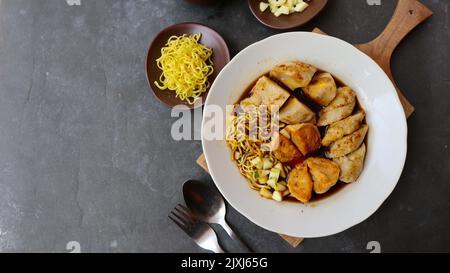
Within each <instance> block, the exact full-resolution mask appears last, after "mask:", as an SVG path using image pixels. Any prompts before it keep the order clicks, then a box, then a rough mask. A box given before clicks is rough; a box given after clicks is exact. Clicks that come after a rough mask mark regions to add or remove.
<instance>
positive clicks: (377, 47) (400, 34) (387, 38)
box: [355, 0, 433, 117]
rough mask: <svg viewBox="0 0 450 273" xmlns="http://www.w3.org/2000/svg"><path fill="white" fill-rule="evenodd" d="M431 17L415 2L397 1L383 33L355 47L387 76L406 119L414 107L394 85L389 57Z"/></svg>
mask: <svg viewBox="0 0 450 273" xmlns="http://www.w3.org/2000/svg"><path fill="white" fill-rule="evenodd" d="M431 15H433V12H432V11H431V10H429V9H428V8H427V7H425V6H424V5H423V4H422V3H420V2H419V1H417V0H399V1H398V4H397V8H396V9H395V11H394V15H393V16H392V18H391V21H390V22H389V23H388V25H387V26H386V28H385V29H384V31H383V32H382V33H381V34H380V35H379V36H378V37H377V38H375V39H374V40H373V41H371V42H369V43H367V44H359V45H355V46H356V47H357V48H358V49H359V50H361V51H362V52H364V53H366V54H367V55H369V56H370V57H371V58H372V59H374V60H375V61H376V62H377V63H378V64H379V65H380V66H381V68H382V69H383V70H384V71H385V72H386V74H387V75H388V76H389V78H390V79H391V81H392V83H393V84H394V86H395V88H396V89H397V93H398V96H399V98H400V101H401V103H402V105H403V109H404V110H405V115H406V117H409V116H411V115H412V113H413V112H414V106H412V104H411V103H410V102H409V101H408V99H406V97H405V95H404V94H403V93H402V92H401V90H400V88H399V87H398V86H397V84H396V83H395V80H394V76H393V75H392V71H391V56H392V53H393V52H394V50H395V48H396V47H397V46H398V44H400V42H401V41H402V40H403V39H404V38H405V37H406V35H408V33H409V32H411V30H413V29H414V28H415V27H416V26H418V25H419V24H420V23H422V22H423V21H425V20H426V19H427V18H429V17H430V16H431Z"/></svg>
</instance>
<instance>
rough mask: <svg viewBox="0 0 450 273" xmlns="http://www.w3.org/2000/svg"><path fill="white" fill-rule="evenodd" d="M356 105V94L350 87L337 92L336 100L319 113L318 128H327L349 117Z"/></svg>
mask: <svg viewBox="0 0 450 273" xmlns="http://www.w3.org/2000/svg"><path fill="white" fill-rule="evenodd" d="M355 104H356V94H355V92H353V90H352V89H351V88H349V87H342V88H339V89H338V90H337V96H336V98H335V99H334V100H333V101H332V102H331V103H330V104H329V105H328V106H327V107H325V108H324V109H322V110H321V111H320V113H319V121H318V122H317V125H318V126H327V125H330V124H332V123H335V122H337V121H340V120H343V119H345V118H347V117H349V116H350V115H351V114H352V112H353V109H354V108H355Z"/></svg>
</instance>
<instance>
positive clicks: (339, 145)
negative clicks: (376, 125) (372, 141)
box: [325, 124, 369, 158]
mask: <svg viewBox="0 0 450 273" xmlns="http://www.w3.org/2000/svg"><path fill="white" fill-rule="evenodd" d="M368 130H369V126H368V125H367V124H365V125H363V126H362V127H361V129H359V130H357V131H356V132H354V133H353V134H350V135H348V136H345V137H343V138H341V139H339V140H338V141H336V142H334V143H333V144H331V146H330V150H329V151H327V152H326V153H325V156H326V157H328V158H338V157H342V156H346V155H348V154H350V153H353V152H354V151H356V150H357V149H358V148H359V147H360V146H361V144H362V143H363V141H364V138H365V137H366V135H367V131H368Z"/></svg>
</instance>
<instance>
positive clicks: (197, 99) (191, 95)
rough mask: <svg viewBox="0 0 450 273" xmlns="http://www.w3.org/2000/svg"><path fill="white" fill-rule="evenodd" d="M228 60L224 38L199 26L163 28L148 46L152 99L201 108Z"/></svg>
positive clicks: (203, 26)
mask: <svg viewBox="0 0 450 273" xmlns="http://www.w3.org/2000/svg"><path fill="white" fill-rule="evenodd" d="M229 61H230V53H229V50H228V47H227V45H226V43H225V41H224V39H223V38H222V37H221V36H220V35H219V34H218V33H217V32H216V31H214V30H213V29H211V28H209V27H207V26H205V25H202V24H198V23H180V24H176V25H172V26H170V27H168V28H165V29H163V30H162V31H161V32H160V33H158V34H157V35H156V37H155V38H154V40H153V42H152V43H151V44H150V47H149V50H148V54H147V62H146V70H147V80H148V83H149V85H150V88H151V89H152V90H153V93H154V94H155V96H156V97H157V98H158V99H159V100H160V101H162V102H163V103H164V104H166V105H167V106H169V107H175V106H177V105H185V106H187V107H188V108H191V109H192V108H196V107H200V106H202V105H203V103H204V102H205V100H206V96H207V95H208V91H209V88H210V86H211V85H212V83H213V81H214V79H215V78H216V76H217V75H218V74H219V72H220V71H221V70H222V68H223V67H224V66H225V65H226V64H227V63H228V62H229Z"/></svg>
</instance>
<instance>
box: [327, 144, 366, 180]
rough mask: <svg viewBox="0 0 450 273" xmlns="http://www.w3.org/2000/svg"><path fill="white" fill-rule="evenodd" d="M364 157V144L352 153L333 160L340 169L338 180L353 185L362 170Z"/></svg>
mask: <svg viewBox="0 0 450 273" xmlns="http://www.w3.org/2000/svg"><path fill="white" fill-rule="evenodd" d="M365 156H366V144H364V143H363V144H362V145H361V147H359V148H358V149H357V150H356V151H354V152H353V153H351V154H348V155H346V156H343V157H338V158H335V159H333V161H334V162H335V163H337V164H338V165H339V167H340V168H341V174H340V177H339V179H340V180H341V181H342V182H345V183H353V182H355V181H356V180H358V177H359V176H360V175H361V172H362V170H363V166H364V158H365Z"/></svg>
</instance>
